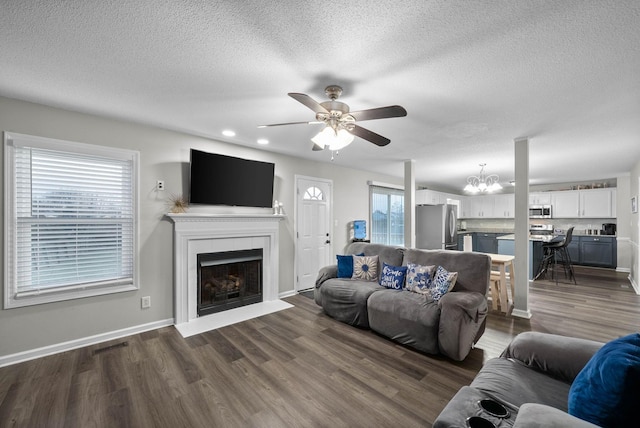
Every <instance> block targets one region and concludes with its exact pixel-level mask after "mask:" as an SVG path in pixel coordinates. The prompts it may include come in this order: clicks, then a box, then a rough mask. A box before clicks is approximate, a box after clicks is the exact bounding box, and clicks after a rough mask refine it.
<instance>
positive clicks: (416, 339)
mask: <svg viewBox="0 0 640 428" xmlns="http://www.w3.org/2000/svg"><path fill="white" fill-rule="evenodd" d="M345 254H364V255H366V256H373V255H377V256H378V257H379V266H380V267H381V266H382V265H383V263H387V264H388V265H391V266H406V265H407V263H414V264H417V265H423V266H428V265H435V266H442V267H443V268H445V269H446V270H448V271H449V272H458V278H457V280H456V282H455V286H454V288H453V289H452V290H451V291H450V292H448V293H446V294H445V295H444V296H443V297H442V298H441V299H440V300H439V301H437V302H434V301H432V300H430V299H428V298H426V297H425V296H424V295H422V294H418V293H413V292H409V291H401V290H393V289H387V288H385V287H382V286H380V285H379V284H378V281H375V282H374V281H360V280H353V279H343V278H338V277H337V276H338V275H337V272H338V267H337V265H331V266H326V267H324V268H322V269H321V270H320V272H319V274H318V278H317V280H316V288H315V290H314V298H315V302H316V303H317V304H318V305H320V306H322V308H323V310H324V312H325V313H326V314H328V315H329V316H331V317H332V318H335V319H337V320H339V321H342V322H345V323H348V324H351V325H354V326H357V327H361V328H371V329H372V330H374V331H376V332H377V333H380V334H382V335H384V336H386V337H389V338H390V339H393V340H395V341H398V342H399V343H402V344H403V345H408V346H411V347H413V348H415V349H417V350H419V351H422V352H426V353H430V354H437V353H442V354H444V355H446V356H448V357H449V358H451V359H454V360H458V361H461V360H463V359H464V358H465V357H466V356H467V355H468V354H469V352H470V350H471V348H472V346H473V344H474V343H475V342H477V341H478V339H479V338H480V336H481V335H482V333H483V332H484V327H485V318H486V316H487V311H488V306H487V299H486V291H487V287H488V285H489V277H490V275H491V259H490V258H489V256H487V255H485V254H480V253H469V252H461V251H447V250H417V249H405V248H399V247H392V246H387V245H379V244H367V243H359V242H356V243H352V244H349V245H348V246H347V248H346V251H345ZM380 270H381V269H379V271H380Z"/></svg>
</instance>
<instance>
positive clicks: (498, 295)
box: [489, 270, 515, 313]
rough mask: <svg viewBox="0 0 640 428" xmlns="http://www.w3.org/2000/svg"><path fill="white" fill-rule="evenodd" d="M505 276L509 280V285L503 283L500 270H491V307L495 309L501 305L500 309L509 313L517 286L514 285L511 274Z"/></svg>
mask: <svg viewBox="0 0 640 428" xmlns="http://www.w3.org/2000/svg"><path fill="white" fill-rule="evenodd" d="M505 278H506V280H507V282H509V286H507V284H502V276H501V274H500V272H498V271H495V270H493V271H491V278H490V280H489V286H490V295H491V307H492V308H493V309H494V310H498V306H500V310H501V311H502V312H504V313H507V312H509V306H510V305H513V300H514V296H515V287H514V286H513V281H512V280H511V275H509V274H508V273H507V274H506V275H505ZM507 290H509V291H510V292H511V294H510V295H508V294H507ZM503 300H504V302H503Z"/></svg>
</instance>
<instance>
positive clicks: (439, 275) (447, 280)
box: [431, 266, 458, 302]
mask: <svg viewBox="0 0 640 428" xmlns="http://www.w3.org/2000/svg"><path fill="white" fill-rule="evenodd" d="M457 278H458V272H449V271H447V270H446V269H445V268H443V267H442V266H438V269H437V270H436V273H435V275H434V277H433V286H432V287H431V297H433V300H435V301H436V302H437V301H438V300H440V299H441V298H442V296H444V295H445V294H447V293H448V292H449V291H451V290H452V289H453V287H454V286H455V285H456V279H457Z"/></svg>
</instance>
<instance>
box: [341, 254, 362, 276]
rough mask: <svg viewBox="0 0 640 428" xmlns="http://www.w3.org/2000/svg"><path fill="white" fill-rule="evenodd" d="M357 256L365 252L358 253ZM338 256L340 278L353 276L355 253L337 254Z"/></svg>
mask: <svg viewBox="0 0 640 428" xmlns="http://www.w3.org/2000/svg"><path fill="white" fill-rule="evenodd" d="M356 256H364V253H360V254H356ZM336 258H337V259H338V278H351V277H352V276H353V255H352V254H349V255H348V256H342V255H336Z"/></svg>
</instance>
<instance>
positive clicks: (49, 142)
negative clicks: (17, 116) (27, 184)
mask: <svg viewBox="0 0 640 428" xmlns="http://www.w3.org/2000/svg"><path fill="white" fill-rule="evenodd" d="M3 140H4V167H5V168H4V183H5V185H4V236H5V239H4V309H11V308H17V307H24V306H31V305H38V304H43V303H50V302H58V301H63V300H71V299H79V298H85V297H91V296H99V295H105V294H112V293H120V292H125V291H135V290H138V289H139V283H140V281H139V251H138V242H139V223H140V221H139V204H140V201H139V184H140V178H139V170H140V153H139V152H138V151H133V150H126V149H120V148H113V147H105V146H97V145H93V144H85V143H76V142H71V141H64V140H56V139H52V138H45V137H37V136H32V135H25V134H18V133H14V132H7V131H5V132H4V139H3ZM16 147H33V148H40V149H51V150H58V151H64V152H69V153H76V154H84V155H94V156H102V157H105V158H112V159H121V160H122V159H124V160H127V161H131V166H132V187H133V189H132V191H133V193H132V199H133V201H132V205H133V206H132V208H133V243H132V245H133V252H132V256H133V275H132V279H131V280H128V281H119V282H113V283H111V282H109V281H104V282H103V283H100V282H92V283H88V284H75V285H74V284H72V285H69V286H65V287H56V288H55V289H52V290H43V291H41V292H35V293H34V292H27V293H18V290H17V286H18V285H17V278H18V275H20V273H19V272H18V268H17V266H15V265H16V258H17V256H16V253H15V251H16V248H17V247H16V242H17V239H18V238H17V233H15V231H16V225H17V208H16V196H17V195H16V166H15V157H16Z"/></svg>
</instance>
